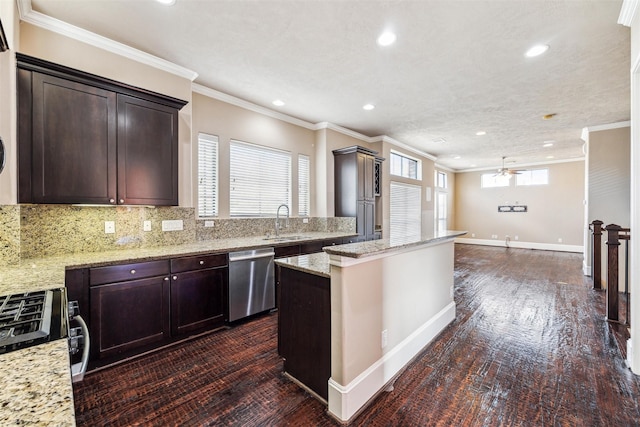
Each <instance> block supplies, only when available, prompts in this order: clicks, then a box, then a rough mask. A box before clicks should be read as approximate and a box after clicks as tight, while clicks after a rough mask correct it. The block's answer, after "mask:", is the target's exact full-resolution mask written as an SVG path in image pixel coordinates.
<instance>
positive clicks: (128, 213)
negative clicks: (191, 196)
mask: <svg viewBox="0 0 640 427" xmlns="http://www.w3.org/2000/svg"><path fill="white" fill-rule="evenodd" d="M167 220H174V221H175V220H181V221H182V226H183V229H182V230H178V231H162V221H167ZM105 221H113V223H114V224H115V233H112V234H107V233H105ZM145 221H150V225H151V230H150V231H144V227H143V226H144V223H145ZM212 221H213V222H212V223H211V222H209V221H204V220H198V219H196V213H195V209H194V208H181V207H157V208H154V207H135V206H131V207H120V206H117V207H111V206H105V207H100V206H73V205H5V206H2V205H0V266H1V265H11V264H16V263H18V262H19V261H20V260H21V259H27V258H39V257H43V256H50V255H62V254H68V253H79V252H101V251H108V250H114V249H131V248H140V247H153V246H166V245H178V244H184V243H193V242H196V241H203V240H212V239H226V238H233V237H245V236H259V235H266V234H267V233H269V234H271V235H273V233H274V231H275V219H274V218H232V219H213V220H212ZM283 223H284V221H283ZM206 225H209V226H208V227H207V226H206ZM210 225H213V226H212V227H211V226H210ZM314 231H315V232H317V231H328V232H336V231H345V232H349V231H355V218H309V219H308V223H304V222H303V219H302V218H291V219H290V220H289V226H288V227H287V228H284V229H283V230H282V231H281V232H282V233H286V234H290V233H301V232H314Z"/></svg>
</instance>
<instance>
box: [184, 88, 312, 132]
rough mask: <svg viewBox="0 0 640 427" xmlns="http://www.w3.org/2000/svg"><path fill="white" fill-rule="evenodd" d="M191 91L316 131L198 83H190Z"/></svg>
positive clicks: (310, 126)
mask: <svg viewBox="0 0 640 427" xmlns="http://www.w3.org/2000/svg"><path fill="white" fill-rule="evenodd" d="M191 89H192V90H193V91H194V92H196V93H199V94H200V95H204V96H208V97H209V98H213V99H217V100H218V101H222V102H226V103H227V104H231V105H235V106H236V107H240V108H244V109H245V110H249V111H253V112H255V113H259V114H263V115H265V116H269V117H273V118H274V119H278V120H282V121H283V122H287V123H291V124H292V125H296V126H300V127H303V128H305V129H309V130H316V126H317V125H314V124H313V123H310V122H307V121H304V120H301V119H298V118H296V117H293V116H289V115H287V114H284V113H281V112H279V111H274V110H272V109H270V108H267V107H263V106H261V105H258V104H254V103H253V102H249V101H245V100H244V99H241V98H237V97H235V96H233V95H229V94H227V93H224V92H220V91H218V90H215V89H211V88H209V87H206V86H203V85H201V84H198V83H191Z"/></svg>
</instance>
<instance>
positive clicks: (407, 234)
mask: <svg viewBox="0 0 640 427" xmlns="http://www.w3.org/2000/svg"><path fill="white" fill-rule="evenodd" d="M389 225H390V226H389V239H391V240H392V241H415V240H419V239H420V237H421V233H422V186H420V185H413V184H406V183H404V182H397V181H391V182H390V184H389Z"/></svg>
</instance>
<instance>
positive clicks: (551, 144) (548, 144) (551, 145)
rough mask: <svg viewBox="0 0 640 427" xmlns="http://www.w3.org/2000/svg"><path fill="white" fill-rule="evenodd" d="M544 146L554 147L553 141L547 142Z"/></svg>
mask: <svg viewBox="0 0 640 427" xmlns="http://www.w3.org/2000/svg"><path fill="white" fill-rule="evenodd" d="M542 146H543V147H545V148H549V147H553V142H545V143H544V144H543V145H542Z"/></svg>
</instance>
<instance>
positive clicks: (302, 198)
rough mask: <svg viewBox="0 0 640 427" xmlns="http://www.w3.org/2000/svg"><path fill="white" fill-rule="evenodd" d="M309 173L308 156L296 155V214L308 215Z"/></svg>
mask: <svg viewBox="0 0 640 427" xmlns="http://www.w3.org/2000/svg"><path fill="white" fill-rule="evenodd" d="M309 177H310V173H309V156H305V155H304V154H300V155H298V215H299V216H309V215H310V211H311V208H310V201H311V193H310V187H311V182H310V179H309Z"/></svg>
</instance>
